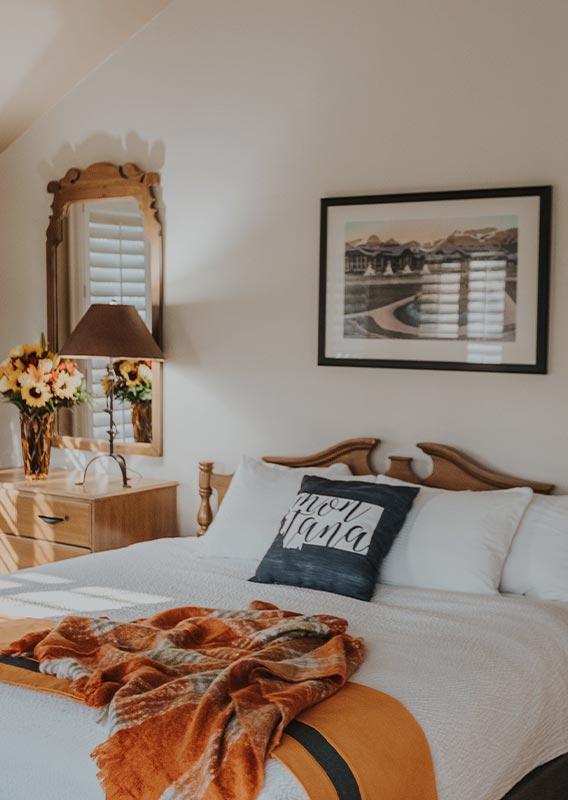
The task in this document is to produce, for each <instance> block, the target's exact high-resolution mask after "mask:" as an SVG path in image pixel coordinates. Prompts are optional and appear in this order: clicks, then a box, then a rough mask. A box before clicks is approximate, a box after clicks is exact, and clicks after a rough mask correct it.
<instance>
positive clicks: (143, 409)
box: [130, 400, 152, 443]
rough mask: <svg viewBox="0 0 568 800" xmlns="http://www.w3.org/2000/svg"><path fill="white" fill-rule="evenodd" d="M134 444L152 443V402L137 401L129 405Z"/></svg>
mask: <svg viewBox="0 0 568 800" xmlns="http://www.w3.org/2000/svg"><path fill="white" fill-rule="evenodd" d="M130 413H131V415H132V427H133V428H134V441H135V442H146V443H148V442H151V441H152V401H151V400H143V401H142V400H138V401H134V402H133V403H131V405H130Z"/></svg>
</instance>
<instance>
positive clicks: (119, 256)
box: [57, 197, 152, 443]
mask: <svg viewBox="0 0 568 800" xmlns="http://www.w3.org/2000/svg"><path fill="white" fill-rule="evenodd" d="M150 260H151V259H150V245H149V242H148V240H147V237H146V236H145V229H144V215H143V213H142V210H141V209H140V206H139V204H138V202H137V200H136V199H135V198H134V197H122V198H107V199H103V200H90V201H87V202H75V203H72V204H71V205H70V206H69V212H68V214H67V216H66V217H65V221H64V226H63V240H62V242H61V243H60V245H59V247H58V254H57V272H58V275H57V295H58V296H57V309H58V314H57V338H58V341H59V342H63V341H65V340H66V339H67V337H68V336H69V333H70V332H71V331H72V330H73V329H74V328H75V326H76V325H77V323H78V321H79V320H80V319H81V317H82V316H83V314H84V313H85V312H86V311H87V309H88V308H89V306H91V305H92V304H93V303H113V302H116V303H121V304H128V305H133V306H135V307H136V309H137V310H138V313H139V314H140V316H141V318H142V320H143V321H144V322H145V324H146V325H147V327H148V328H149V329H150V330H151V329H152V278H151V270H150ZM106 367H107V362H106V360H105V359H103V358H101V359H90V360H84V361H81V362H79V368H80V369H81V371H82V372H84V374H85V377H86V380H87V387H88V391H89V393H90V395H91V398H92V402H91V404H90V405H87V406H81V407H76V408H75V409H73V410H72V411H70V410H62V411H61V412H60V413H59V422H58V427H59V432H60V433H61V434H63V435H67V436H75V437H81V438H86V439H94V440H95V441H97V440H99V441H106V439H107V429H108V414H107V413H106V412H105V407H106V397H105V391H108V382H107V381H106V380H105V374H106ZM114 372H115V376H116V379H115V382H114V409H115V422H116V425H117V436H116V441H117V442H123V443H136V442H140V443H151V442H152V365H151V363H150V362H145V361H116V362H115V363H114Z"/></svg>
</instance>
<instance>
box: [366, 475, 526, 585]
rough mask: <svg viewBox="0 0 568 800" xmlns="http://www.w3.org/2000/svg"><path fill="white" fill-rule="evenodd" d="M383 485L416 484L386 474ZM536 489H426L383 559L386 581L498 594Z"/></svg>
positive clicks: (383, 581) (382, 568)
mask: <svg viewBox="0 0 568 800" xmlns="http://www.w3.org/2000/svg"><path fill="white" fill-rule="evenodd" d="M378 483H387V484H390V485H392V486H412V485H414V484H407V483H405V482H404V481H397V480H395V479H394V478H387V477H386V476H384V475H380V476H379V478H378ZM531 497H532V489H528V488H522V489H505V490H503V491H501V490H500V491H491V492H469V491H467V492H453V491H446V490H444V489H433V488H431V487H428V486H422V487H420V491H419V492H418V496H417V497H416V499H415V500H414V504H413V506H412V508H411V509H410V512H409V514H408V516H407V517H406V521H405V523H404V525H403V527H402V530H401V531H400V533H399V534H398V536H397V538H396V539H395V540H394V544H393V546H392V548H391V550H390V552H389V554H388V556H387V557H386V558H385V560H384V561H383V564H382V567H381V574H380V578H379V580H380V582H381V583H388V584H392V585H394V586H416V587H421V588H425V589H445V590H447V591H454V592H476V593H478V594H497V593H498V589H499V581H500V579H501V572H502V569H503V563H504V561H505V558H506V557H507V553H508V552H509V548H510V546H511V541H512V539H513V536H514V534H515V531H516V530H517V527H518V525H519V521H520V519H521V517H522V515H523V512H524V510H525V508H526V507H527V505H528V504H529V502H530V499H531Z"/></svg>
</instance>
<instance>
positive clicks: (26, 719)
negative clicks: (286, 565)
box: [0, 539, 568, 800]
mask: <svg viewBox="0 0 568 800" xmlns="http://www.w3.org/2000/svg"><path fill="white" fill-rule="evenodd" d="M200 544H201V543H200V542H199V541H197V540H191V539H165V540H160V541H155V542H149V543H146V544H141V545H135V546H133V547H130V548H125V549H124V550H119V551H113V552H108V553H101V554H98V555H94V556H87V557H83V558H79V559H74V560H72V561H67V562H60V563H59V564H54V565H51V566H49V567H42V568H38V569H35V570H27V571H24V572H20V573H15V574H13V575H8V576H0V616H1V615H2V614H10V615H17V616H32V617H58V616H63V615H64V614H67V613H75V614H76V613H81V614H88V615H98V614H104V615H106V616H111V617H115V618H135V617H140V616H147V615H150V614H153V613H154V612H156V611H158V610H160V609H164V608H167V607H171V606H175V605H182V604H188V603H189V604H199V605H210V606H214V607H225V608H235V607H243V606H244V605H245V604H247V603H248V602H249V601H250V600H252V599H254V598H259V599H264V600H268V601H271V602H274V603H276V604H278V605H279V606H281V607H283V608H289V609H292V610H296V611H301V612H305V613H321V612H326V613H331V614H337V615H340V616H343V617H346V618H347V619H348V620H349V621H350V623H351V625H350V632H352V633H353V634H356V635H362V636H364V637H365V639H366V640H367V643H368V655H367V659H366V661H365V663H364V664H363V666H362V668H361V669H360V670H359V672H358V673H357V674H356V676H355V680H357V681H359V682H361V683H365V684H367V685H368V686H372V687H375V688H377V689H380V690H382V691H384V692H387V693H389V694H391V695H393V696H394V697H396V698H398V699H399V700H400V701H401V702H402V703H404V705H405V706H406V707H407V708H408V709H409V710H410V711H411V712H412V714H413V715H414V716H415V718H416V719H417V720H418V722H419V723H420V724H421V726H422V728H423V729H424V731H425V733H426V735H427V737H428V740H429V742H430V747H431V750H432V755H433V758H434V765H435V770H436V778H437V783H438V792H439V798H440V800H498V799H499V798H501V797H502V796H503V795H504V794H505V793H506V792H507V791H508V790H509V789H510V788H511V787H512V786H513V785H514V784H515V783H516V782H517V781H519V780H520V779H521V778H522V777H523V776H524V775H525V774H526V773H528V772H530V771H531V770H532V769H534V768H535V767H536V766H538V765H539V764H542V763H544V762H546V761H548V760H550V759H552V758H555V757H556V756H558V755H560V754H562V753H565V752H568V722H567V720H568V608H567V607H566V606H564V605H561V604H556V605H552V604H546V605H545V604H538V603H535V602H533V601H531V600H528V599H525V598H520V597H518V598H505V597H486V596H478V595H466V594H453V593H444V592H433V591H421V590H415V589H414V590H407V589H394V588H392V587H381V588H380V589H379V590H378V592H377V595H376V596H375V599H374V601H373V602H372V603H363V602H360V601H358V600H351V599H348V598H345V597H339V596H337V595H333V594H327V593H324V592H316V591H310V590H303V589H296V588H292V587H283V586H265V585H261V584H254V583H249V582H247V580H246V579H247V578H248V577H250V575H251V574H252V572H253V569H254V564H251V562H246V561H237V560H228V559H211V558H209V559H208V558H201V557H200ZM95 716H96V715H95V713H94V712H93V711H92V710H91V709H88V708H86V707H84V706H82V705H79V704H75V703H74V702H73V701H71V700H67V699H65V698H60V697H56V696H53V695H47V694H43V693H40V692H35V691H30V690H25V689H19V688H15V687H10V686H7V685H3V684H0V798H1V800H30V799H31V798H36V797H41V798H42V800H101V798H103V792H102V790H101V789H100V787H99V785H98V782H97V779H96V768H95V765H94V763H93V762H92V761H91V759H90V758H89V753H90V752H91V750H92V749H93V748H94V747H95V745H96V744H97V743H98V742H100V741H102V740H103V739H104V738H105V736H106V734H105V729H104V727H101V726H100V725H98V724H97V722H96V720H95ZM261 800H306V795H305V793H304V791H303V790H302V788H301V787H300V786H299V785H298V783H297V782H296V781H295V779H294V778H293V777H292V775H291V774H290V773H289V772H288V771H287V770H286V769H285V768H284V767H283V766H281V765H280V764H279V763H278V762H276V761H275V760H271V761H270V762H269V763H268V765H267V771H266V781H265V786H264V789H263V791H262V794H261ZM408 800H411V798H409V799H408ZM412 800H414V799H412Z"/></svg>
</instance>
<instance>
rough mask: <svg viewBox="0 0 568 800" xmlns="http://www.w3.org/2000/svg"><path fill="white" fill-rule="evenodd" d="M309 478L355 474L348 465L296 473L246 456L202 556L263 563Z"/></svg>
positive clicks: (213, 526) (205, 543) (340, 476)
mask: <svg viewBox="0 0 568 800" xmlns="http://www.w3.org/2000/svg"><path fill="white" fill-rule="evenodd" d="M304 475H320V476H321V477H323V478H337V479H344V478H345V477H347V476H350V475H351V470H350V469H349V467H348V466H347V465H346V464H333V465H332V466H331V467H310V468H308V469H291V468H290V467H282V466H280V465H277V464H267V463H266V462H265V461H260V460H259V459H256V458H249V457H248V456H243V458H242V459H241V461H240V463H239V466H238V467H237V470H236V472H235V474H234V476H233V479H232V480H231V484H230V486H229V488H228V490H227V494H226V495H225V497H224V499H223V502H222V503H221V505H220V506H219V510H218V512H217V514H216V515H215V518H214V520H213V522H212V523H211V525H210V526H209V530H208V531H207V533H206V534H205V536H204V537H203V545H204V546H203V554H204V555H210V556H226V557H230V558H251V559H252V558H255V559H258V561H260V560H261V558H262V557H263V556H264V554H265V553H266V551H267V550H268V548H269V547H270V545H271V544H272V541H273V539H274V537H275V536H276V534H277V533H278V528H279V526H280V522H281V521H282V517H283V516H284V514H285V513H286V512H287V511H288V509H289V508H290V506H291V505H292V503H293V502H294V498H295V497H296V495H297V493H298V491H299V489H300V484H301V483H302V478H303V477H304Z"/></svg>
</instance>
